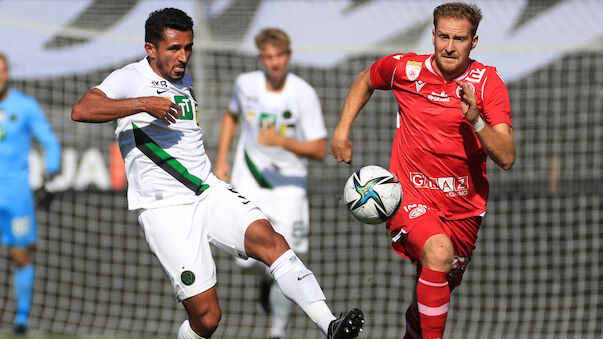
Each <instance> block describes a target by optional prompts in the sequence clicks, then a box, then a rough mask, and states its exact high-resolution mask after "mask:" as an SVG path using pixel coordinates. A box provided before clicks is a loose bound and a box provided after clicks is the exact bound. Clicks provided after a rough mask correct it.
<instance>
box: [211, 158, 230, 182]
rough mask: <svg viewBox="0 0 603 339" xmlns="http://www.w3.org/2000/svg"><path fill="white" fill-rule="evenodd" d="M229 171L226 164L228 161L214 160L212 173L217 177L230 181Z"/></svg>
mask: <svg viewBox="0 0 603 339" xmlns="http://www.w3.org/2000/svg"><path fill="white" fill-rule="evenodd" d="M229 171H230V166H228V163H224V162H216V167H215V168H214V175H215V176H216V177H217V178H218V179H220V180H222V181H226V182H229V181H230V178H229V177H228V172H229Z"/></svg>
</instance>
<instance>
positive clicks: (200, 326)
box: [189, 308, 222, 337]
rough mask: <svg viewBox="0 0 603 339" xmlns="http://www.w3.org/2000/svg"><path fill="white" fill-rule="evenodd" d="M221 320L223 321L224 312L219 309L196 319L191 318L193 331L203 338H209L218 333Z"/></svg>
mask: <svg viewBox="0 0 603 339" xmlns="http://www.w3.org/2000/svg"><path fill="white" fill-rule="evenodd" d="M220 319H222V311H221V310H220V309H219V308H218V309H217V310H211V311H209V312H206V313H204V314H201V315H198V316H196V317H189V321H190V324H191V328H192V329H193V331H195V333H197V334H199V335H201V336H203V337H209V336H211V335H212V333H214V332H215V331H216V329H217V328H218V325H219V324H220Z"/></svg>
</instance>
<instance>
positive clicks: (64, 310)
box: [0, 0, 603, 338]
mask: <svg viewBox="0 0 603 339" xmlns="http://www.w3.org/2000/svg"><path fill="white" fill-rule="evenodd" d="M53 2H55V5H56V6H54V7H59V9H60V10H57V9H53V8H54V7H53V6H50V5H49V4H48V3H47V2H44V1H33V0H31V1H26V2H20V1H16V0H5V1H2V2H0V27H1V28H2V29H3V30H7V32H11V34H6V35H7V36H5V37H3V38H2V39H12V40H6V41H5V40H0V42H2V46H4V47H5V49H4V50H2V52H5V53H7V54H8V56H9V60H10V62H11V66H12V67H11V71H12V74H13V81H12V86H13V87H14V88H17V89H19V90H20V91H22V92H24V93H26V94H28V95H31V96H33V97H35V98H36V99H37V100H38V101H39V102H40V104H41V106H42V107H43V110H44V112H45V114H46V116H47V117H48V119H49V121H50V123H51V125H52V127H53V130H54V132H55V134H56V135H57V137H58V138H59V140H60V142H61V145H62V147H63V163H62V170H61V174H60V175H59V177H58V178H56V180H55V181H54V182H53V186H54V190H55V199H54V201H53V202H52V204H51V205H50V207H49V208H48V209H38V211H37V222H38V241H37V243H36V245H35V251H34V253H35V255H34V260H35V267H36V280H35V292H34V298H33V307H32V311H31V315H30V331H31V332H32V333H34V334H39V335H45V334H59V335H96V336H108V337H116V336H129V337H174V336H175V333H176V332H177V330H178V327H179V326H180V323H181V322H182V321H183V320H184V319H185V317H186V313H185V311H184V309H183V307H182V306H181V305H179V304H178V303H176V302H175V299H174V296H173V293H172V288H171V286H170V284H169V282H168V280H167V279H166V278H165V276H164V273H163V271H162V270H161V268H160V266H159V264H158V262H157V260H156V258H155V257H153V255H152V254H151V253H150V251H149V249H148V246H147V244H146V242H145V240H144V237H143V235H142V232H141V231H140V228H139V226H138V223H137V218H136V214H135V213H134V212H129V211H128V210H127V200H126V195H125V190H124V184H123V177H122V174H121V172H120V169H119V161H118V160H119V159H118V157H117V158H116V157H115V153H114V151H115V149H114V147H115V146H114V142H115V136H114V133H113V127H112V124H110V123H105V124H81V123H75V122H72V121H71V119H70V112H71V108H72V106H73V104H74V103H75V102H76V101H77V100H78V99H79V98H80V97H81V95H82V94H83V93H84V92H85V91H86V90H88V89H90V88H92V87H94V86H96V85H98V84H99V83H100V82H101V81H102V80H103V79H104V78H105V77H106V76H107V75H108V74H109V73H110V72H111V71H112V70H114V69H116V68H119V67H122V66H123V65H125V64H127V63H129V62H134V61H138V60H140V59H141V58H142V57H143V56H144V50H143V48H142V47H143V33H141V32H142V29H143V25H144V20H146V16H147V15H148V13H149V12H150V11H151V10H154V9H157V8H162V7H165V6H166V4H165V3H164V2H162V1H133V0H132V1H117V0H115V1H92V0H90V1H79V2H73V1H59V0H57V1H53ZM475 2H476V3H477V4H478V6H480V7H481V8H482V10H483V12H484V21H483V22H482V24H481V25H480V28H479V30H478V34H479V35H480V40H479V43H478V47H477V48H476V49H475V50H474V51H473V52H472V57H474V58H475V59H477V60H479V61H483V62H484V63H485V64H492V65H494V66H497V68H498V71H499V72H500V73H501V74H502V76H503V78H504V79H505V81H506V84H507V86H508V89H509V95H510V100H511V106H512V114H513V116H512V119H513V127H514V135H515V143H516V149H517V160H516V163H515V165H514V167H513V169H512V170H511V171H508V172H505V171H502V170H500V169H499V168H497V166H496V165H495V164H493V163H492V162H489V163H488V166H489V168H488V178H489V181H490V186H491V187H490V197H489V203H488V214H487V216H486V218H485V219H484V223H483V225H482V228H481V230H480V232H479V236H478V241H477V248H476V250H475V252H474V256H473V259H472V262H471V264H470V265H469V268H468V270H467V272H466V274H465V276H464V278H463V283H462V284H461V286H460V287H459V288H457V289H456V290H455V291H454V293H453V295H452V298H451V310H450V312H449V315H448V321H447V338H510V337H514V338H551V337H559V338H599V337H600V336H601V335H602V333H603V328H602V325H601V324H603V306H602V305H603V299H602V298H603V297H602V295H603V291H602V289H601V283H600V282H601V281H602V280H603V262H602V258H603V249H602V246H601V245H602V244H601V243H602V241H603V234H602V232H603V230H602V228H601V225H603V213H602V211H603V201H602V198H603V195H602V193H601V187H602V186H603V171H602V168H603V161H602V158H603V149H602V147H603V136H602V135H603V133H602V132H601V131H603V92H602V88H603V29H601V28H600V27H599V26H600V25H599V23H598V22H597V18H599V19H598V20H600V18H601V17H603V4H602V3H601V2H600V1H594V0H591V1H588V0H585V1H568V0H566V1H562V0H559V1H545V0H541V1H538V0H533V1H532V0H530V1H528V0H509V1H503V2H498V1H475ZM439 3H440V1H398V2H394V1H377V0H374V1H352V0H349V1H344V0H337V1H335V0H330V1H311V0H304V1H292V0H290V1H276V0H272V1H271V0H264V1H260V0H253V1H252V0H249V1H227V0H215V1H200V0H199V1H193V0H190V1H188V0H180V1H173V4H172V2H170V6H174V7H180V8H183V9H185V10H187V12H188V13H189V14H190V15H191V16H193V18H194V19H195V38H196V41H195V54H194V56H193V59H192V60H191V63H190V65H189V68H188V71H189V73H190V74H191V75H192V76H193V79H194V80H195V89H196V90H195V93H196V95H197V98H196V99H197V100H198V101H199V102H200V105H201V106H200V113H201V125H202V129H203V132H204V138H205V145H206V148H207V149H208V151H209V153H210V156H212V155H215V153H216V148H217V140H218V135H219V129H220V121H221V118H222V114H223V113H224V110H225V109H226V107H227V103H228V100H229V98H230V95H231V91H232V85H233V82H234V80H235V78H236V76H237V75H238V74H240V73H243V72H248V71H252V70H255V69H258V68H259V67H260V64H259V62H258V60H257V57H256V52H255V51H254V47H253V43H252V41H253V36H254V34H255V33H257V31H258V30H259V29H260V28H262V27H264V26H273V27H274V26H275V27H281V28H283V29H285V31H287V32H288V33H289V34H290V36H291V39H292V43H293V59H292V62H291V64H290V71H291V72H293V73H296V74H298V75H299V76H301V77H302V78H303V79H305V80H306V81H307V82H308V83H310V84H311V85H312V86H314V88H315V89H316V91H317V93H318V96H319V98H320V101H321V104H322V109H323V112H324V118H325V122H326V126H327V129H328V131H329V137H331V136H332V133H333V129H334V127H335V125H336V123H337V121H338V119H339V115H340V113H341V108H342V106H343V102H344V100H345V97H346V95H347V91H348V89H349V87H350V86H351V84H352V83H353V81H354V79H355V77H356V75H357V74H358V73H360V72H361V71H362V70H363V69H364V68H366V67H368V66H370V65H371V64H372V63H373V62H374V61H375V60H377V59H378V58H379V57H381V56H385V55H388V54H392V53H396V52H405V51H411V50H412V51H416V52H417V53H431V52H432V50H433V47H432V46H431V27H432V22H431V11H432V10H433V8H434V7H435V6H436V5H437V4H439ZM50 7H52V8H50ZM559 20H561V21H559ZM561 22H562V23H561ZM19 34H21V35H19ZM88 48H90V49H93V50H95V51H96V52H94V53H92V52H90V50H88ZM6 49H8V50H6ZM11 50H13V51H12V52H11ZM14 50H19V52H18V53H17V52H14ZM107 50H108V51H110V53H108V52H107ZM28 51H31V52H28ZM105 53H106V54H105ZM74 55H75V56H74ZM395 113H396V104H395V99H394V98H393V96H392V94H391V93H390V92H386V91H376V92H375V94H374V95H373V98H372V99H371V101H370V102H369V104H368V105H367V106H366V107H365V108H364V109H363V111H362V113H361V114H360V115H359V117H358V118H357V120H356V122H355V124H354V128H353V131H352V135H351V139H352V141H353V142H354V145H355V153H354V161H353V163H352V164H351V165H345V164H339V163H337V162H336V161H335V160H333V159H331V158H330V157H327V158H326V159H325V160H324V161H322V162H320V163H319V162H311V165H310V177H309V187H308V193H309V200H310V218H311V222H310V226H311V238H310V239H311V240H310V241H311V244H310V252H309V253H308V254H307V256H306V258H305V263H306V265H307V266H308V267H309V268H311V269H312V270H313V272H314V273H315V275H316V276H317V278H318V280H319V282H320V283H321V285H322V287H323V289H324V291H325V294H326V296H327V298H328V302H329V304H330V306H331V308H332V309H333V311H334V312H337V313H339V312H343V311H344V310H347V309H349V308H351V307H358V308H360V309H362V310H363V311H364V313H365V316H366V325H365V331H364V333H363V335H362V337H365V338H400V337H402V336H403V333H404V311H405V310H406V307H407V305H408V304H409V303H410V301H411V300H412V294H413V288H414V267H413V266H412V265H410V263H409V262H408V261H406V260H404V259H403V258H402V257H400V256H398V255H396V254H395V253H394V252H393V251H392V250H391V249H390V240H391V239H390V237H389V236H388V235H387V232H386V229H385V227H383V226H380V225H378V226H369V225H363V224H360V223H359V222H358V221H355V220H354V219H353V218H352V217H351V216H350V215H349V214H348V212H347V210H346V208H345V204H344V203H343V202H342V200H341V194H342V190H343V185H344V183H345V181H346V180H347V178H348V177H349V175H350V174H351V173H352V172H353V171H354V170H356V169H357V168H359V167H361V166H364V165H369V164H375V165H381V166H383V167H387V166H388V165H389V150H390V149H391V142H392V140H393V134H394V130H395ZM40 152H41V150H40V149H39V148H38V147H36V149H35V152H34V154H33V155H32V156H31V164H32V185H34V186H35V185H36V184H37V185H39V175H40V168H41V165H40V160H39V159H40ZM232 153H234V149H231V154H232ZM112 154H113V156H112ZM1 248H2V250H1V251H0V309H2V310H3V311H2V312H0V335H1V334H3V333H9V332H10V331H11V324H12V321H13V317H14V314H15V298H14V295H13V281H12V276H13V272H14V266H13V264H12V263H11V261H10V257H9V253H8V250H7V248H6V247H4V246H3V247H1ZM214 255H215V256H214V258H215V260H216V263H217V270H218V273H217V274H218V285H217V290H218V296H219V299H220V306H221V308H222V311H223V317H222V321H221V325H220V327H219V329H218V330H217V332H216V334H215V335H214V336H215V337H217V338H262V337H266V335H267V329H268V326H269V318H268V316H267V315H266V314H265V313H264V312H263V311H262V309H261V307H260V305H259V303H258V302H257V298H258V282H257V280H256V277H255V276H253V275H248V274H245V273H244V272H243V271H242V270H241V268H240V267H238V266H237V265H235V264H234V259H233V258H232V257H231V256H229V255H228V254H225V253H224V252H221V251H219V250H217V249H216V250H215V251H214ZM289 328H290V330H289V331H290V332H289V337H291V338H318V337H320V332H319V331H318V329H317V328H316V327H315V326H314V325H313V324H312V322H311V321H310V320H309V319H308V318H307V317H306V316H305V315H304V314H303V312H302V311H301V310H299V309H296V311H295V312H294V316H293V318H292V320H291V323H290V325H289Z"/></svg>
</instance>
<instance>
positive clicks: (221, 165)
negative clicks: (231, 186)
mask: <svg viewBox="0 0 603 339" xmlns="http://www.w3.org/2000/svg"><path fill="white" fill-rule="evenodd" d="M238 123H239V120H238V116H237V115H235V114H233V113H232V112H231V111H230V110H228V109H227V110H226V112H225V113H224V116H223V117H222V126H221V127H220V137H219V138H218V152H217V153H216V165H215V167H214V174H215V175H216V177H218V179H220V180H224V181H229V179H230V178H229V177H228V172H229V171H230V166H229V165H228V152H229V151H230V145H231V144H232V139H233V137H234V134H235V131H236V130H237V126H238Z"/></svg>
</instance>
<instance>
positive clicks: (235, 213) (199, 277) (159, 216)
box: [138, 174, 266, 301]
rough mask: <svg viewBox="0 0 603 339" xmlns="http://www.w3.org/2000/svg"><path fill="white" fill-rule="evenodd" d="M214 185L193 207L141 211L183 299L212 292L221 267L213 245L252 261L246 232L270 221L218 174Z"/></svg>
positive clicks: (150, 239) (156, 250) (146, 231)
mask: <svg viewBox="0 0 603 339" xmlns="http://www.w3.org/2000/svg"><path fill="white" fill-rule="evenodd" d="M206 183H207V184H208V185H209V186H210V187H209V188H208V189H207V190H205V191H204V192H203V193H202V194H201V195H199V197H198V200H197V201H195V202H192V203H189V204H183V205H175V206H166V207H159V208H152V209H142V210H139V214H138V221H139V223H140V226H141V227H142V231H143V233H144V235H145V238H146V240H147V243H148V244H149V247H150V249H151V251H152V252H153V254H155V256H156V257H157V258H158V259H159V262H160V263H161V266H162V267H163V269H164V271H165V272H166V274H167V276H168V278H169V280H170V282H171V283H172V286H173V287H174V293H175V294H176V298H177V299H178V300H179V301H182V300H185V299H187V298H190V297H192V296H195V295H197V294H200V293H202V292H204V291H206V290H208V289H210V288H212V287H213V286H214V285H215V284H216V282H217V279H216V265H215V263H214V260H213V257H212V255H211V250H210V246H209V244H210V243H211V244H213V245H215V246H216V247H218V248H220V249H222V250H225V251H226V252H228V253H230V254H232V255H234V256H237V257H240V258H247V257H248V256H247V254H246V253H245V231H246V230H247V227H248V226H249V225H250V224H251V223H252V222H254V221H256V220H259V219H266V217H265V216H264V214H263V213H262V212H261V211H260V209H259V208H258V207H257V206H256V205H255V204H254V203H252V202H250V201H249V200H247V199H246V198H245V197H243V196H242V195H240V194H239V193H237V192H236V191H235V190H234V189H233V188H232V186H230V185H229V184H227V183H225V182H223V181H221V180H218V179H217V178H216V177H215V176H214V175H213V174H210V177H208V179H207V180H206Z"/></svg>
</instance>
